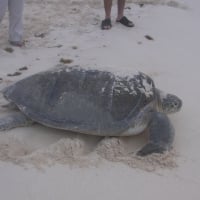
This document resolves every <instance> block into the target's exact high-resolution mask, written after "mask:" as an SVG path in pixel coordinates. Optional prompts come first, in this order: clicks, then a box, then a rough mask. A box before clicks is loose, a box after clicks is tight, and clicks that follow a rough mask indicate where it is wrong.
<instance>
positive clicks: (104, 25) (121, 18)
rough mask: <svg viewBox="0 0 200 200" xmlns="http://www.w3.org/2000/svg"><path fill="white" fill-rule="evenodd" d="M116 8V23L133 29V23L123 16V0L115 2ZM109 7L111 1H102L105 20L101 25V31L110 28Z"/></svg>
mask: <svg viewBox="0 0 200 200" xmlns="http://www.w3.org/2000/svg"><path fill="white" fill-rule="evenodd" d="M117 6H118V12H117V19H116V22H119V23H121V24H123V25H124V26H127V27H133V26H134V24H133V22H132V21H130V20H128V19H127V17H125V16H124V6H125V0H117ZM111 7H112V0H104V9H105V19H104V20H103V21H102V23H101V29H102V30H108V29H110V28H111V27H112V23H111Z"/></svg>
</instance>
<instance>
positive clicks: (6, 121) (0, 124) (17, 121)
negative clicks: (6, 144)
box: [0, 112, 33, 131]
mask: <svg viewBox="0 0 200 200" xmlns="http://www.w3.org/2000/svg"><path fill="white" fill-rule="evenodd" d="M30 124H33V121H32V120H30V119H29V118H27V117H26V116H25V115H24V114H23V113H21V112H15V113H13V114H12V115H9V116H6V117H4V118H1V119H0V131H5V130H9V129H13V128H16V127H22V126H28V125H30Z"/></svg>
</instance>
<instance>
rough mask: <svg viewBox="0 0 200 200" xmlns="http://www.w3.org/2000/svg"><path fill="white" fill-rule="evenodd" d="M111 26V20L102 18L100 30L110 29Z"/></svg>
mask: <svg viewBox="0 0 200 200" xmlns="http://www.w3.org/2000/svg"><path fill="white" fill-rule="evenodd" d="M111 27H112V24H111V20H110V19H104V20H103V21H102V22H101V29H102V30H109V29H111Z"/></svg>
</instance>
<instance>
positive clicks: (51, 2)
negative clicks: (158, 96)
mask: <svg viewBox="0 0 200 200" xmlns="http://www.w3.org/2000/svg"><path fill="white" fill-rule="evenodd" d="M116 11H117V6H116V1H113V8H112V24H113V26H112V29H111V30H109V31H103V30H101V29H100V24H101V20H102V19H103V18H104V8H103V1H98V0H93V1H92V0H85V1H84V0H76V1H73V0H69V1H65V0H48V1H47V0H26V3H25V9H24V27H25V30H24V34H25V36H24V39H25V40H26V46H25V47H22V48H16V47H12V46H10V45H9V43H8V34H7V32H8V13H7V15H6V16H5V18H4V20H3V22H2V23H1V24H0V69H1V70H0V90H1V89H3V88H5V87H6V86H8V85H10V84H13V83H15V82H16V81H18V80H21V79H22V78H24V77H27V76H29V75H32V74H34V73H37V72H40V71H44V70H48V69H50V68H52V67H55V66H56V65H58V64H60V63H61V62H62V61H63V60H67V62H68V65H69V66H75V65H79V66H81V67H83V68H91V69H99V70H108V71H111V72H113V73H118V74H123V75H124V74H125V75H126V74H130V73H131V72H132V71H134V70H139V71H142V72H144V73H146V74H148V75H149V76H151V77H152V79H153V80H154V81H155V84H156V86H157V87H158V88H159V89H162V90H163V91H166V92H169V93H173V94H176V95H177V96H179V97H180V98H181V99H182V101H183V108H182V110H181V111H180V112H178V113H176V114H173V115H170V116H169V117H170V120H171V122H172V124H173V126H174V128H175V130H176V134H175V141H174V144H173V150H172V151H170V152H166V153H165V154H163V155H157V154H154V155H151V156H147V157H144V158H140V157H138V156H136V155H135V153H136V152H137V150H138V149H140V148H141V147H142V146H143V145H144V144H145V142H146V140H147V138H146V134H145V133H143V134H141V135H139V136H134V137H124V138H105V139H102V138H100V137H95V136H89V135H82V134H78V133H77V134H75V133H72V132H67V131H61V130H56V129H52V128H47V127H44V126H42V125H39V124H34V125H32V126H28V127H20V128H15V129H12V130H7V131H3V132H1V133H0V197H1V199H4V200H10V199H16V200H25V199H27V200H51V199H52V200H54V199H61V200H62V199H63V200H64V199H73V200H78V199H89V200H90V199H91V200H99V199H105V200H107V199H109V200H117V199H118V200H121V199H133V198H134V199H137V200H139V199H141V200H145V199H148V200H149V199H154V200H157V199H163V200H165V199H181V200H188V199H193V200H199V198H200V191H199V186H200V172H199V168H200V150H199V144H200V135H199V127H198V125H199V113H200V106H199V100H200V94H199V92H198V90H197V89H198V84H199V83H200V79H199V74H198V72H199V68H198V67H199V64H200V60H199V52H200V40H199V35H200V28H199V26H198V24H199V22H198V21H199V17H200V2H199V1H198V0H174V1H171V0H146V1H142V0H129V1H127V3H126V8H125V15H126V16H127V17H128V18H130V19H131V20H132V21H133V22H134V24H135V27H134V28H127V27H123V26H122V25H121V24H119V23H116V22H115V19H116ZM5 104H6V100H5V99H4V98H3V96H2V94H0V117H3V116H5V115H7V114H9V111H8V109H7V108H5V107H4V106H3V105H5Z"/></svg>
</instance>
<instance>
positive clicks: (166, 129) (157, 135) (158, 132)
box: [137, 112, 174, 156]
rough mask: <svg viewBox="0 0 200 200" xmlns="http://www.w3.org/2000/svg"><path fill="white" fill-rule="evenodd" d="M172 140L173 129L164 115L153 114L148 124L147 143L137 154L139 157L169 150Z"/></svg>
mask: <svg viewBox="0 0 200 200" xmlns="http://www.w3.org/2000/svg"><path fill="white" fill-rule="evenodd" d="M173 140H174V128H173V126H172V124H171V122H170V120H169V118H168V117H167V115H165V114H164V113H159V112H155V113H153V115H152V120H151V122H150V124H149V142H148V143H147V144H146V145H145V146H144V147H143V148H142V149H141V150H140V151H138V152H137V155H139V156H146V155H149V154H152V153H163V152H164V151H166V150H170V149H171V147H172V143H173Z"/></svg>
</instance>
